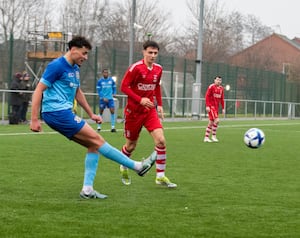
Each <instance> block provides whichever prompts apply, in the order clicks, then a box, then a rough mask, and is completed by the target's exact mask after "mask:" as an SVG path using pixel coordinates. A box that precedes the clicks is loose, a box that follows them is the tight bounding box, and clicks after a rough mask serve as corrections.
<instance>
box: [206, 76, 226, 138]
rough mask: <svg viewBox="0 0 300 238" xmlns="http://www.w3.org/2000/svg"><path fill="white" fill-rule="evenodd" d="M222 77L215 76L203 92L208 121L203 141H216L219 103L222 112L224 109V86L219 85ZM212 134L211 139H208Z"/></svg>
mask: <svg viewBox="0 0 300 238" xmlns="http://www.w3.org/2000/svg"><path fill="white" fill-rule="evenodd" d="M221 84H222V77H221V76H217V77H215V80H214V83H213V84H211V85H209V87H208V88H207V90H206V94H205V103H206V111H207V113H208V117H209V121H208V125H207V128H206V131H205V137H204V142H218V141H219V140H218V139H217V136H216V135H217V128H218V124H219V113H218V112H219V105H220V104H221V106H222V113H223V114H224V113H225V109H224V88H223V86H221ZM210 134H212V137H211V139H209V136H210Z"/></svg>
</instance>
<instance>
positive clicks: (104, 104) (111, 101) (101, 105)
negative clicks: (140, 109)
mask: <svg viewBox="0 0 300 238" xmlns="http://www.w3.org/2000/svg"><path fill="white" fill-rule="evenodd" d="M99 108H100V109H103V110H104V109H105V108H115V102H114V99H108V102H105V101H104V100H103V99H100V100H99Z"/></svg>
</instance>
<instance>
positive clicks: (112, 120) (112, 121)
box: [110, 114, 116, 128]
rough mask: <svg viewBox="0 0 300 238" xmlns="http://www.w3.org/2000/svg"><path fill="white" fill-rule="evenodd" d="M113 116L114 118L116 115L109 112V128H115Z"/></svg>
mask: <svg viewBox="0 0 300 238" xmlns="http://www.w3.org/2000/svg"><path fill="white" fill-rule="evenodd" d="M115 118H116V115H115V114H110V124H111V128H115Z"/></svg>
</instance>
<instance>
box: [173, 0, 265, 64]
mask: <svg viewBox="0 0 300 238" xmlns="http://www.w3.org/2000/svg"><path fill="white" fill-rule="evenodd" d="M187 6H188V9H189V10H190V12H191V15H192V18H191V21H190V24H189V25H188V27H186V30H185V31H184V35H183V36H179V37H177V39H176V42H175V43H174V44H173V49H172V48H171V50H173V51H174V52H175V50H176V49H178V48H180V49H181V51H178V50H177V53H180V54H181V55H183V56H185V57H191V58H195V54H196V49H197V42H198V36H199V32H198V29H199V27H198V24H199V14H200V1H199V0H187ZM224 7H225V5H224V4H221V1H220V0H214V1H212V2H210V3H209V4H208V3H207V2H205V8H204V19H203V28H204V29H203V60H205V61H214V62H225V61H226V60H227V59H228V57H229V56H230V55H232V54H234V53H237V52H239V51H241V50H242V49H244V48H245V47H247V46H249V44H253V43H255V42H257V41H258V40H260V39H263V38H264V37H266V36H267V35H268V34H269V33H270V31H269V29H270V28H268V27H266V26H263V25H262V24H261V23H260V21H259V20H258V19H257V18H256V17H255V16H251V17H250V16H243V15H242V14H241V13H239V12H232V13H228V12H226V11H225V10H224ZM249 38H250V39H251V41H250V42H249Z"/></svg>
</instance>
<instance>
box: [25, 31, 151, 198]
mask: <svg viewBox="0 0 300 238" xmlns="http://www.w3.org/2000/svg"><path fill="white" fill-rule="evenodd" d="M68 48H69V50H68V52H67V53H66V54H65V55H64V56H62V57H59V58H57V59H55V60H53V61H52V62H50V63H49V64H48V66H47V68H46V69H45V72H44V73H43V75H42V78H41V80H40V81H39V83H38V85H37V87H36V89H35V91H34V94H33V97H32V109H31V110H32V113H31V123H30V129H31V130H32V131H34V132H40V131H42V127H41V122H40V121H39V119H38V116H39V113H40V107H42V117H43V120H44V121H45V122H46V123H47V124H48V125H49V126H50V127H51V128H52V129H54V130H56V131H58V132H59V133H61V134H62V135H64V136H65V137H67V138H68V139H70V140H73V141H74V142H76V143H78V144H80V145H82V146H84V147H86V148H87V153H86V156H85V171H84V181H83V187H82V190H81V192H80V197H81V198H84V199H91V198H101V199H103V198H106V197H107V195H104V194H101V193H99V192H97V191H96V190H94V188H93V183H94V179H95V176H96V171H97V167H98V160H99V154H101V155H103V156H105V157H106V158H108V159H110V160H113V161H115V162H117V163H119V164H122V165H124V166H126V167H128V168H130V169H132V170H135V171H136V172H137V173H138V175H140V176H143V175H144V174H145V173H146V172H147V171H149V170H150V168H151V167H152V165H153V164H154V163H155V160H156V157H157V154H156V153H152V154H151V155H150V156H149V157H148V158H147V159H145V160H143V161H141V162H137V161H134V160H131V159H130V158H128V157H127V156H125V155H124V154H123V153H121V152H120V151H119V150H117V149H116V148H115V147H113V146H111V145H110V144H109V143H108V142H106V141H105V140H104V138H103V137H101V136H100V135H99V134H98V133H97V132H96V131H94V130H93V128H92V127H91V126H90V125H89V124H88V123H86V122H85V121H84V120H83V119H81V118H80V117H78V116H77V115H76V114H74V113H73V112H72V108H73V103H74V99H76V100H77V102H78V104H79V105H80V106H81V107H82V108H83V109H84V110H85V111H86V113H87V114H88V115H89V117H90V118H91V119H92V120H94V121H95V122H96V123H101V122H102V118H101V116H99V115H96V114H94V113H93V111H92V109H91V107H90V106H89V104H88V102H87V100H86V98H85V95H84V94H83V92H82V90H81V89H80V78H79V67H80V66H81V65H82V63H83V62H84V61H86V60H87V59H88V52H89V51H90V50H91V49H92V46H91V44H90V42H89V41H88V40H87V39H86V38H85V37H82V36H75V37H74V38H73V39H72V40H71V41H70V42H68Z"/></svg>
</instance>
